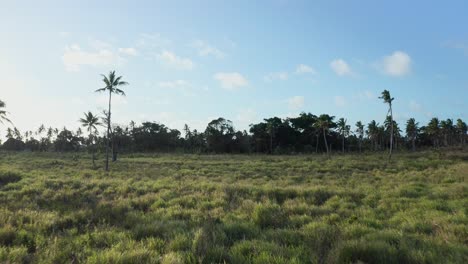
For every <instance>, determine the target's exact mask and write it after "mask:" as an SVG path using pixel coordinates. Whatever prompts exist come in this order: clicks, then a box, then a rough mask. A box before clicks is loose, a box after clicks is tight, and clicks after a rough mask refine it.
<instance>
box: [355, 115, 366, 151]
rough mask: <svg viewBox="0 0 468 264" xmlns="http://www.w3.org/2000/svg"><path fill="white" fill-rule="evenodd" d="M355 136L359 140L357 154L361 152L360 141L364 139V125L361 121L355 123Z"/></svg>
mask: <svg viewBox="0 0 468 264" xmlns="http://www.w3.org/2000/svg"><path fill="white" fill-rule="evenodd" d="M356 134H357V136H358V139H359V152H362V139H363V138H364V125H363V124H362V122H361V121H357V122H356Z"/></svg>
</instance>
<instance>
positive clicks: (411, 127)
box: [406, 118, 419, 151]
mask: <svg viewBox="0 0 468 264" xmlns="http://www.w3.org/2000/svg"><path fill="white" fill-rule="evenodd" d="M418 131H419V128H418V122H416V120H415V119H414V118H410V119H408V121H407V122H406V136H407V137H408V138H409V139H410V140H411V148H412V150H413V151H415V150H416V138H417V137H418Z"/></svg>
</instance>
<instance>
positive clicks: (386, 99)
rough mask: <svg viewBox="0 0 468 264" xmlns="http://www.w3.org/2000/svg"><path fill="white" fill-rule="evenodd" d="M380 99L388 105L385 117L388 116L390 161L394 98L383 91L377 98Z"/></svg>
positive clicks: (390, 156) (389, 156)
mask: <svg viewBox="0 0 468 264" xmlns="http://www.w3.org/2000/svg"><path fill="white" fill-rule="evenodd" d="M379 98H380V99H382V100H383V101H384V103H386V104H388V112H387V116H388V115H390V121H391V122H390V152H389V155H388V158H389V159H391V158H392V149H393V110H392V102H393V100H394V99H395V98H393V97H392V96H391V95H390V92H389V91H388V90H384V91H383V92H382V96H381V97H379Z"/></svg>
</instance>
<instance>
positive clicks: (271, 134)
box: [270, 132, 273, 154]
mask: <svg viewBox="0 0 468 264" xmlns="http://www.w3.org/2000/svg"><path fill="white" fill-rule="evenodd" d="M270 154H273V133H272V132H270Z"/></svg>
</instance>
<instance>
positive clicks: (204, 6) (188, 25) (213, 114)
mask: <svg viewBox="0 0 468 264" xmlns="http://www.w3.org/2000/svg"><path fill="white" fill-rule="evenodd" d="M466 10H468V3H466V1H431V2H430V4H429V3H428V2H427V1H330V0H329V1H286V0H273V1H47V0H44V1H34V2H33V3H31V1H21V0H19V1H1V9H0V33H1V36H2V38H1V41H0V81H1V83H2V85H1V88H0V91H1V93H0V99H2V100H4V101H5V102H6V103H7V108H8V111H9V112H10V117H11V119H12V120H13V121H14V123H15V125H16V126H17V127H18V128H20V129H22V130H25V129H35V128H37V127H38V126H39V125H40V124H41V123H44V124H45V125H47V126H54V127H62V126H64V125H65V126H67V127H69V128H76V127H77V126H78V123H77V120H78V119H79V118H80V117H81V116H82V115H83V112H85V111H88V110H91V111H93V112H96V113H98V112H100V111H102V109H104V108H105V105H106V97H105V95H100V94H96V93H94V92H93V91H94V90H96V89H98V88H101V87H102V82H101V77H100V75H99V74H101V73H107V72H109V71H110V70H113V69H115V70H116V71H117V73H118V74H119V75H123V76H124V79H126V80H127V81H128V82H129V83H130V85H129V86H128V87H125V89H126V92H127V96H126V97H125V98H116V100H115V102H114V107H113V109H114V110H113V112H114V115H113V117H114V121H115V122H116V123H123V124H125V123H128V122H129V121H130V120H134V121H137V122H141V121H158V122H162V123H164V124H166V125H168V126H170V127H172V128H178V129H181V128H182V126H183V124H184V123H188V124H189V126H190V127H192V128H197V129H202V130H203V129H204V128H205V126H206V124H207V123H208V122H209V121H210V120H211V119H214V118H217V117H219V116H223V117H225V118H228V119H230V120H232V121H233V122H234V125H235V127H236V128H238V129H247V128H248V125H249V124H250V123H253V122H258V121H261V120H262V118H266V117H271V116H280V117H287V116H295V115H297V114H298V113H300V112H302V111H305V112H312V113H314V114H321V113H329V114H332V115H335V116H336V117H337V118H339V117H345V118H347V119H348V121H349V122H350V123H351V124H354V123H355V122H356V121H357V120H362V121H364V122H365V123H368V122H369V121H370V120H372V119H375V120H376V121H378V122H380V123H381V122H382V121H383V120H384V118H385V116H384V115H385V114H386V106H385V105H384V104H383V103H382V102H381V101H380V100H379V99H378V96H379V93H380V92H381V91H382V90H383V89H388V90H390V91H391V93H392V95H393V96H394V97H395V98H396V99H395V101H394V112H395V117H396V119H397V121H398V122H399V123H401V124H403V123H404V122H405V120H406V119H408V118H409V117H415V118H416V119H417V120H418V121H420V123H425V122H427V121H428V119H429V118H431V117H433V116H437V117H439V118H455V119H456V118H463V119H464V120H465V121H466V120H467V119H468V111H467V109H468V107H467V106H468V30H467V28H466V25H468V16H466ZM2 130H3V129H2ZM0 134H4V132H2V133H0Z"/></svg>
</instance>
